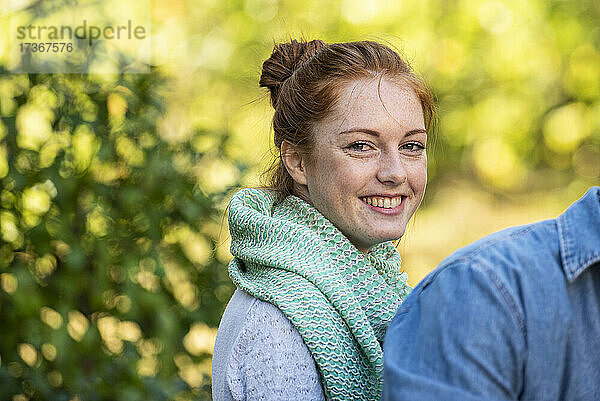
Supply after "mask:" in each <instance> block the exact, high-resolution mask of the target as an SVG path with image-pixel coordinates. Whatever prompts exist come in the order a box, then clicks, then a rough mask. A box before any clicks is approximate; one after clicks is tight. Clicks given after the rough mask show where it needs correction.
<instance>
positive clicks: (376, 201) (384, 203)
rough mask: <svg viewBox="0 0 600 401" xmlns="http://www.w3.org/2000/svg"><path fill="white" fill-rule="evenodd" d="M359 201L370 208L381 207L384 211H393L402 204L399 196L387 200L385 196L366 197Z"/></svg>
mask: <svg viewBox="0 0 600 401" xmlns="http://www.w3.org/2000/svg"><path fill="white" fill-rule="evenodd" d="M360 199H362V201H363V202H365V203H368V204H369V205H371V206H376V207H382V208H384V209H393V208H395V207H396V206H398V205H399V204H400V203H402V197H401V196H396V197H394V198H388V197H385V196H366V197H364V198H360Z"/></svg>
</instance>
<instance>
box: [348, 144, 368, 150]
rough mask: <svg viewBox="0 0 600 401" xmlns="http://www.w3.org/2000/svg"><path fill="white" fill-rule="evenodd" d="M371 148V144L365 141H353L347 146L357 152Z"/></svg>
mask: <svg viewBox="0 0 600 401" xmlns="http://www.w3.org/2000/svg"><path fill="white" fill-rule="evenodd" d="M370 148H371V146H370V145H369V144H368V143H366V142H354V143H352V144H350V145H349V146H348V149H350V150H355V151H357V152H364V151H367V150H369V149H370Z"/></svg>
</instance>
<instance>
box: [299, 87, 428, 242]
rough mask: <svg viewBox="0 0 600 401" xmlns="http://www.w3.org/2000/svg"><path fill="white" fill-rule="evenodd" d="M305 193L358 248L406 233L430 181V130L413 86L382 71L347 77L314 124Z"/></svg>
mask: <svg viewBox="0 0 600 401" xmlns="http://www.w3.org/2000/svg"><path fill="white" fill-rule="evenodd" d="M314 130H315V132H314V138H315V142H314V145H315V147H314V150H313V152H312V154H311V157H310V160H307V161H306V162H305V163H304V165H305V167H304V174H305V181H306V187H305V188H304V190H305V195H306V196H307V197H308V198H309V200H310V202H311V203H312V204H313V206H314V207H316V208H317V210H319V211H320V212H321V213H322V214H323V215H324V216H325V217H326V218H327V219H328V220H330V221H331V222H332V223H333V224H334V225H335V226H336V227H337V228H338V229H340V231H341V232H342V233H343V234H344V235H345V236H346V237H347V238H348V239H349V240H350V242H352V243H353V244H354V245H355V246H356V247H357V248H358V249H359V250H360V251H363V252H366V251H368V250H369V248H370V247H372V246H373V245H375V244H378V243H380V242H384V241H389V240H395V239H398V238H400V237H402V235H403V234H404V231H405V229H406V225H407V223H408V221H409V220H410V218H411V217H412V215H413V214H414V213H415V211H416V210H417V208H418V207H419V204H420V203H421V200H422V199H423V194H424V192H425V185H426V183H427V154H426V152H425V146H426V142H427V133H426V131H425V124H424V118H423V109H422V107H421V104H420V102H419V99H418V98H417V96H416V94H415V93H414V91H413V90H412V89H411V88H409V87H406V86H400V85H398V84H396V83H394V82H392V81H390V80H387V79H385V78H383V79H382V80H381V81H380V80H378V79H371V80H358V81H354V82H352V83H351V84H348V85H347V86H346V87H345V89H344V90H343V92H342V94H341V96H340V99H339V102H338V103H337V106H336V108H335V109H334V110H333V111H332V113H331V114H330V115H329V116H328V117H327V118H326V119H324V120H323V121H321V122H319V123H318V124H316V126H315V127H314Z"/></svg>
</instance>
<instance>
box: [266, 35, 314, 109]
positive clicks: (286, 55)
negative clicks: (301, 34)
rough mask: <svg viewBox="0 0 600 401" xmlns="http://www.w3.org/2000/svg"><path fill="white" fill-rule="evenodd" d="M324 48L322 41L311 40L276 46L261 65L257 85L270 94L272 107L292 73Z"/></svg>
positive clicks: (294, 41) (293, 41) (293, 40)
mask: <svg viewBox="0 0 600 401" xmlns="http://www.w3.org/2000/svg"><path fill="white" fill-rule="evenodd" d="M324 46H325V42H323V41H322V40H311V41H310V42H304V41H302V40H301V41H300V42H298V41H297V40H295V39H292V40H291V41H290V42H288V43H279V44H276V45H275V47H274V48H273V53H271V57H269V58H268V59H267V60H266V61H265V62H264V63H263V65H262V74H261V75H260V81H258V83H259V85H260V86H261V87H264V88H268V89H269V91H270V92H271V104H272V105H273V107H275V105H276V104H277V98H278V97H279V89H280V88H281V85H282V84H283V83H284V82H285V80H286V79H288V78H289V77H290V76H291V75H292V74H293V73H294V71H296V70H297V69H298V68H300V66H301V65H302V63H304V62H305V61H306V60H308V59H309V58H310V57H311V56H313V55H314V54H315V53H317V52H318V51H319V50H320V49H321V48H323V47H324Z"/></svg>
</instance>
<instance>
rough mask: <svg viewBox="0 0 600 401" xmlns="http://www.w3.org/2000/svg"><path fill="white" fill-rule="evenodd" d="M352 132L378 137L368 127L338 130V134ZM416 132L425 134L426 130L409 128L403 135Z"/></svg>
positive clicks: (376, 133) (377, 133)
mask: <svg viewBox="0 0 600 401" xmlns="http://www.w3.org/2000/svg"><path fill="white" fill-rule="evenodd" d="M353 132H364V133H365V134H367V135H372V136H375V137H378V136H379V135H380V133H379V132H378V131H375V130H372V129H368V128H350V129H347V130H345V131H342V132H340V133H339V135H344V134H350V133H353ZM416 134H425V135H427V131H425V130H424V129H423V128H416V129H411V130H410V131H408V132H406V134H405V136H411V135H416Z"/></svg>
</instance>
